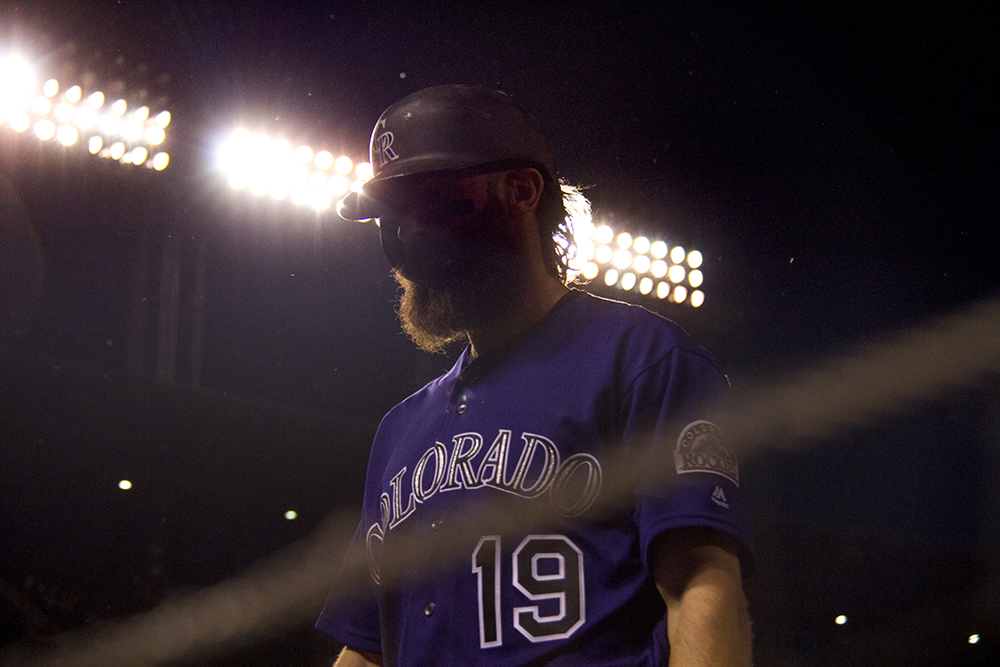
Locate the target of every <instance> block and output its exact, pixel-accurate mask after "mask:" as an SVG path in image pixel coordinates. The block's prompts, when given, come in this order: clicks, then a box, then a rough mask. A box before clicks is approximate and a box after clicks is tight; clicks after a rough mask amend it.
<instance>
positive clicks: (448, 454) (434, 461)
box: [365, 341, 662, 665]
mask: <svg viewBox="0 0 1000 667" xmlns="http://www.w3.org/2000/svg"><path fill="white" fill-rule="evenodd" d="M600 343H601V344H597V341H592V342H591V344H584V345H577V346H568V347H567V348H566V350H567V351H566V354H562V355H559V354H557V355H554V356H549V357H547V358H545V359H532V358H531V354H530V352H531V350H530V348H529V349H528V350H526V351H525V350H522V351H521V352H522V355H521V356H520V357H516V358H515V359H512V360H511V362H512V363H504V364H501V365H497V366H493V367H487V368H486V369H485V370H483V371H478V370H477V369H476V365H475V363H473V364H472V365H470V366H469V367H468V368H467V369H466V370H465V371H464V372H463V373H462V376H461V377H458V378H454V377H453V378H451V380H446V381H442V382H439V383H437V384H435V385H431V386H429V387H428V388H426V389H425V390H424V391H423V392H421V393H420V394H418V395H415V396H414V397H412V398H411V399H410V400H408V401H407V402H405V403H404V404H402V405H401V406H399V407H397V409H395V410H394V411H393V412H392V413H390V415H389V416H387V418H386V420H385V421H384V422H383V424H382V426H381V427H380V430H379V435H378V437H377V439H376V443H375V445H374V449H373V455H372V465H371V467H370V469H369V477H368V488H367V491H366V503H365V507H366V521H367V522H369V525H370V527H369V530H368V535H367V545H368V548H369V553H370V555H371V558H372V562H373V573H374V575H375V576H379V568H380V567H383V565H382V564H381V561H383V560H385V562H388V561H389V560H390V559H386V558H385V556H386V555H388V554H392V555H393V556H395V555H398V554H399V553H400V550H401V549H403V550H405V549H406V548H407V547H406V546H405V541H406V540H407V539H416V540H418V544H420V545H424V546H427V545H438V547H439V548H438V547H435V550H438V551H440V552H441V553H445V552H447V556H441V559H442V560H443V559H444V558H445V557H447V558H449V559H450V562H451V564H452V565H451V567H450V568H449V569H448V570H447V572H445V573H442V572H441V571H439V570H438V571H432V572H431V574H430V575H429V576H428V578H427V579H422V578H420V577H418V576H415V577H411V578H409V579H407V580H406V583H405V584H404V585H402V586H400V587H398V589H397V588H396V587H391V589H390V587H389V586H384V587H383V590H382V591H381V597H380V605H381V607H380V613H381V616H382V624H383V628H382V637H383V644H384V646H385V648H386V652H387V656H388V655H390V654H391V653H394V652H395V651H396V650H398V652H399V658H400V659H401V664H443V663H442V662H441V660H442V659H444V658H442V656H448V658H447V660H448V662H449V664H461V663H467V664H468V663H472V664H482V663H483V662H484V661H488V662H489V664H512V665H513V664H525V663H527V662H530V661H531V660H532V659H536V658H538V657H540V656H549V657H555V656H557V655H558V653H559V651H561V650H567V651H572V650H577V651H578V649H579V647H578V646H575V644H576V643H577V642H578V641H580V640H581V638H586V644H587V650H588V651H592V652H595V655H594V656H593V658H592V663H591V664H636V663H637V662H641V660H642V658H641V657H640V655H641V654H642V653H643V652H648V651H649V643H650V633H651V631H652V624H653V623H655V621H656V618H657V615H658V614H662V611H659V612H658V611H657V609H656V607H657V605H660V604H661V603H660V601H659V599H658V597H657V596H656V593H655V589H653V588H652V586H651V583H650V582H649V580H648V578H647V577H646V575H645V571H644V568H643V566H642V563H641V560H640V554H639V540H638V534H637V528H636V526H635V524H634V523H633V522H632V519H631V511H630V510H629V509H620V505H621V504H620V503H618V507H619V508H618V509H615V508H609V506H608V504H609V502H610V501H609V499H608V498H607V493H606V487H607V486H608V484H609V483H610V482H611V480H610V479H609V477H608V475H609V463H610V457H611V451H612V450H611V447H612V446H613V445H614V443H615V442H616V440H617V439H618V438H619V437H620V433H619V428H620V425H619V423H618V421H619V419H618V411H619V405H618V403H619V401H620V400H621V396H620V384H621V382H623V378H622V377H621V368H620V360H617V359H615V358H614V353H613V352H612V351H611V350H608V349H607V348H608V347H609V345H608V343H609V341H601V342H600ZM612 343H613V342H612ZM612 347H613V345H612ZM588 349H591V350H593V351H594V352H596V351H603V352H604V357H603V358H600V355H598V354H592V355H591V358H583V357H584V356H586V355H588ZM539 353H541V351H539ZM513 362H517V363H513ZM497 500H499V501H503V502H504V503H505V504H504V508H505V512H504V513H503V514H502V515H501V516H499V517H496V520H495V521H494V520H493V515H492V514H491V509H490V503H491V502H493V501H497ZM537 503H544V504H545V507H546V508H549V509H551V510H553V512H552V518H550V519H548V520H546V521H545V522H544V523H543V524H542V525H535V526H533V527H530V528H526V529H525V530H520V531H516V532H515V533H514V535H513V536H511V534H510V533H509V532H507V531H505V530H504V528H505V527H506V521H507V519H509V517H510V513H515V514H527V512H526V511H519V509H518V508H529V507H533V506H534V504H537ZM480 506H482V507H481V508H480V509H478V510H477V509H474V508H479V507H480ZM470 509H472V510H473V511H475V512H476V515H475V516H476V517H477V522H476V525H475V529H474V530H472V531H468V530H466V531H464V533H463V535H462V536H461V538H459V539H456V538H455V536H454V535H453V534H452V533H451V532H450V531H449V530H448V528H449V527H450V526H449V521H452V520H453V518H454V517H455V516H456V515H457V514H458V513H460V512H463V511H464V512H468V511H469V510H470ZM433 560H438V557H437V556H435V557H434V559H433ZM394 638H398V642H399V644H398V647H395V646H392V642H393V639H394ZM387 643H388V644H389V645H386V644H387ZM604 651H608V652H607V653H604ZM612 652H616V653H617V656H618V658H619V659H620V660H621V662H620V663H614V662H612V656H611V654H612ZM580 658H581V655H580V654H579V653H578V652H576V653H574V657H573V660H574V661H575V662H574V664H581V663H580V661H579V659H580Z"/></svg>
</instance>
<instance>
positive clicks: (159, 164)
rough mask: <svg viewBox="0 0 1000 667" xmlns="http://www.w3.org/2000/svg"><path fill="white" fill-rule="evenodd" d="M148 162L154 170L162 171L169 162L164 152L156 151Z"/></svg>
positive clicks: (168, 157)
mask: <svg viewBox="0 0 1000 667" xmlns="http://www.w3.org/2000/svg"><path fill="white" fill-rule="evenodd" d="M150 164H151V165H152V167H153V169H155V170H156V171H163V170H164V169H166V168H167V165H168V164H170V156H169V155H167V154H166V153H157V154H156V155H154V156H153V160H152V162H151V163H150Z"/></svg>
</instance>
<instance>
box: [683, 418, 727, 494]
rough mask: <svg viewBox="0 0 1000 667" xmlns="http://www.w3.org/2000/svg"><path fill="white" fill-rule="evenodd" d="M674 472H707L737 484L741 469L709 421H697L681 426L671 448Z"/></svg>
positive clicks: (716, 429) (725, 442)
mask: <svg viewBox="0 0 1000 667" xmlns="http://www.w3.org/2000/svg"><path fill="white" fill-rule="evenodd" d="M674 469H675V470H676V471H677V474H678V475H683V474H685V473H689V472H708V473H712V474H713V475H722V476H723V477H725V478H726V479H728V480H730V481H731V482H733V484H735V485H736V486H739V485H740V468H739V464H737V462H736V453H735V452H734V451H733V448H732V446H731V445H730V444H729V441H728V440H726V436H725V434H724V433H723V432H722V429H720V428H719V427H718V426H716V425H715V424H713V423H712V422H707V421H697V422H692V423H690V424H688V425H687V426H685V427H684V430H683V431H681V436H680V437H679V438H677V447H676V448H675V449H674Z"/></svg>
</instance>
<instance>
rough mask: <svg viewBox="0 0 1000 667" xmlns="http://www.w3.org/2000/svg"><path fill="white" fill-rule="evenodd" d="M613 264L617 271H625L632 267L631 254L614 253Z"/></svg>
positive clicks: (623, 251)
mask: <svg viewBox="0 0 1000 667" xmlns="http://www.w3.org/2000/svg"><path fill="white" fill-rule="evenodd" d="M613 261H614V264H615V266H616V267H618V268H619V269H627V268H628V267H629V266H631V265H632V253H630V252H629V251H628V250H619V251H617V252H616V253H615V258H614V260H613Z"/></svg>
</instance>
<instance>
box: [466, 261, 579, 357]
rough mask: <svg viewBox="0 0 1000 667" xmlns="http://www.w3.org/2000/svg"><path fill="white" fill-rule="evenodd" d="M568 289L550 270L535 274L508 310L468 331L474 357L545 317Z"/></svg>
mask: <svg viewBox="0 0 1000 667" xmlns="http://www.w3.org/2000/svg"><path fill="white" fill-rule="evenodd" d="M568 291H569V289H568V288H567V287H566V286H565V285H564V284H563V283H562V282H561V281H559V280H557V279H556V278H554V277H552V276H551V275H549V274H548V273H545V274H544V275H539V276H536V277H535V279H534V281H532V283H531V287H530V288H529V289H525V290H524V291H523V292H522V294H521V296H520V298H518V299H517V301H515V302H514V305H513V306H512V307H511V308H510V309H509V310H508V311H506V312H504V313H501V314H499V315H498V316H497V317H496V318H495V319H494V321H493V322H491V323H489V324H488V325H486V326H483V327H481V328H479V329H477V330H475V331H468V332H467V333H468V336H469V341H470V343H471V344H472V350H471V353H472V357H473V358H476V357H480V356H482V355H483V354H486V353H488V352H490V351H491V350H495V349H496V348H498V347H500V346H502V345H504V344H505V343H507V342H508V341H510V340H512V339H514V338H515V337H516V336H518V335H519V334H521V333H523V332H524V331H527V330H528V329H530V328H531V327H533V326H534V325H536V324H537V323H539V322H541V321H542V320H543V319H545V316H546V315H548V314H549V311H551V310H552V308H553V307H554V306H555V305H556V303H558V301H559V299H561V298H562V297H563V296H565V295H566V292H568Z"/></svg>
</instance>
